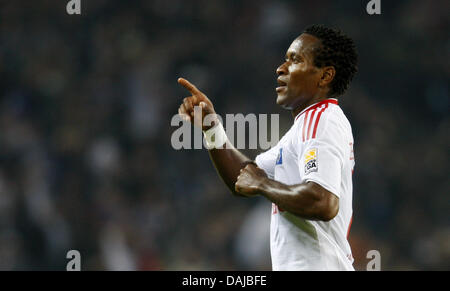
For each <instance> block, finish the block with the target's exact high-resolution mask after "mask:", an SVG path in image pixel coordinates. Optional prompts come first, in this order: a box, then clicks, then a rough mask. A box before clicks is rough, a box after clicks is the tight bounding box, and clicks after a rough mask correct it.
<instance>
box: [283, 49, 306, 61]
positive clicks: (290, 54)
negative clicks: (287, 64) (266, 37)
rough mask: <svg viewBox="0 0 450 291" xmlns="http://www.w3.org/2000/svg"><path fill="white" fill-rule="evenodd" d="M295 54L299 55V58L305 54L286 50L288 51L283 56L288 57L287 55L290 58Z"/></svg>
mask: <svg viewBox="0 0 450 291" xmlns="http://www.w3.org/2000/svg"><path fill="white" fill-rule="evenodd" d="M295 56H299V57H301V58H305V56H304V55H303V54H302V53H299V54H297V53H296V52H294V51H288V52H287V53H286V56H285V58H286V59H288V58H289V57H291V58H292V57H295Z"/></svg>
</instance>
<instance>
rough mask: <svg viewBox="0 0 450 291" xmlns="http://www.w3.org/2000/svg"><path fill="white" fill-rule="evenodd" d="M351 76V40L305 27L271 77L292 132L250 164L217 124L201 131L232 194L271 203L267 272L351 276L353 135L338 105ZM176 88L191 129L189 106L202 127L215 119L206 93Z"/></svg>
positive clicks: (331, 31) (338, 33)
mask: <svg viewBox="0 0 450 291" xmlns="http://www.w3.org/2000/svg"><path fill="white" fill-rule="evenodd" d="M356 71H357V53H356V49H355V45H354V43H353V41H352V40H351V39H350V38H349V37H347V36H345V35H344V34H343V33H342V32H341V31H338V30H335V29H331V28H328V27H325V26H322V25H313V26H310V27H308V28H306V29H305V31H304V32H303V33H302V34H301V35H300V36H299V37H297V38H296V39H295V40H294V41H293V42H292V44H291V45H290V47H289V49H288V50H287V53H286V59H285V62H284V63H283V64H281V65H280V66H279V67H278V69H277V70H276V73H277V75H278V79H277V81H278V84H279V87H277V88H276V92H277V101H276V102H277V104H278V105H280V106H282V107H283V108H285V109H287V110H289V111H291V113H292V116H293V124H292V127H291V128H290V129H289V131H288V132H287V133H286V134H285V135H284V136H283V137H282V138H281V140H280V141H279V142H278V144H277V145H276V146H274V147H273V148H271V149H270V150H268V151H266V152H264V153H262V154H259V155H258V156H257V157H256V159H255V161H252V160H250V159H249V158H248V157H246V156H245V155H244V154H242V153H241V152H240V151H238V150H237V149H236V148H234V147H233V145H232V144H231V143H230V142H229V141H228V139H227V137H226V134H225V131H224V129H223V126H222V124H220V122H219V121H218V119H217V118H216V119H213V120H214V122H212V123H211V125H209V126H207V125H204V124H202V125H201V126H202V129H203V131H204V135H205V139H206V141H207V145H208V149H209V150H208V151H209V155H210V157H211V160H212V162H213V164H214V166H215V167H216V169H217V172H218V173H219V175H220V176H221V178H222V179H223V181H224V182H225V184H226V185H227V186H228V187H229V188H230V189H231V191H232V192H233V193H234V194H236V195H240V196H246V197H252V196H257V195H260V196H264V197H265V198H267V199H268V200H270V201H271V202H272V218H271V226H270V249H271V257H272V268H273V270H354V269H353V266H352V264H353V258H352V254H351V249H350V245H349V243H348V241H347V236H348V232H349V230H350V225H351V222H352V211H353V210H352V173H353V167H354V164H355V160H354V156H353V135H352V130H351V126H350V123H349V121H348V120H347V118H346V116H345V115H344V113H343V111H342V110H341V108H340V107H339V105H338V99H339V96H341V95H343V94H344V92H345V91H346V89H347V87H348V85H349V83H350V82H351V80H352V78H353V76H354V74H355V73H356ZM178 82H179V83H180V84H181V85H182V86H184V87H185V88H186V89H187V90H189V91H190V92H191V94H192V96H190V97H187V98H185V99H184V100H183V103H182V104H181V106H180V108H179V110H178V113H179V114H180V115H181V116H182V117H183V118H184V119H185V120H190V121H191V122H194V118H193V116H194V115H193V111H194V106H200V108H201V112H202V120H203V118H204V116H206V115H208V114H212V116H213V117H214V116H216V115H215V114H216V113H215V111H214V106H213V104H212V102H211V101H210V99H208V98H207V97H206V96H205V94H203V93H202V92H201V91H199V90H198V89H197V88H196V87H195V86H194V85H192V84H191V83H190V82H189V81H187V80H185V79H183V78H180V79H178ZM205 124H207V122H205ZM212 136H214V137H215V139H214V140H213V139H212Z"/></svg>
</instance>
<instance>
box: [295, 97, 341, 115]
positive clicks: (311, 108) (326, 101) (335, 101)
mask: <svg viewBox="0 0 450 291" xmlns="http://www.w3.org/2000/svg"><path fill="white" fill-rule="evenodd" d="M327 103H333V104H336V105H338V100H337V99H334V98H329V99H325V100H323V101H320V102H318V103H314V104H312V105H310V106H309V107H306V108H305V109H303V111H302V112H300V113H299V114H297V116H296V117H295V120H297V119H298V118H299V117H300V115H302V114H303V113H305V112H306V111H309V110H313V109H315V108H317V107H319V106H322V105H323V104H327Z"/></svg>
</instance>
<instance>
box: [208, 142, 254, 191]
mask: <svg viewBox="0 0 450 291" xmlns="http://www.w3.org/2000/svg"><path fill="white" fill-rule="evenodd" d="M208 152H209V156H210V158H211V161H212V163H213V164H214V167H215V168H216V170H217V172H218V174H219V176H220V177H221V178H222V180H223V181H224V182H225V184H226V185H227V186H228V188H230V190H231V191H232V192H233V193H234V194H237V195H239V193H236V191H235V189H234V184H235V183H236V180H237V177H238V176H239V171H240V170H241V169H242V168H243V167H245V165H247V164H248V163H253V161H252V160H250V159H249V158H247V157H246V156H245V155H244V154H243V153H241V152H240V151H239V150H237V149H236V148H235V147H234V146H233V145H232V144H231V143H230V142H229V141H227V142H226V146H225V147H224V148H223V149H211V150H208Z"/></svg>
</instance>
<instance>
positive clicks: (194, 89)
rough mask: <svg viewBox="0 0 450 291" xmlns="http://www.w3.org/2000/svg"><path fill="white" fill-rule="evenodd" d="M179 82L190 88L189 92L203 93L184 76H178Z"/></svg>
mask: <svg viewBox="0 0 450 291" xmlns="http://www.w3.org/2000/svg"><path fill="white" fill-rule="evenodd" d="M178 84H180V85H181V86H183V87H184V88H186V89H187V90H189V92H191V93H192V94H197V93H201V92H200V90H198V89H197V87H195V85H194V84H192V83H191V82H189V81H188V80H186V79H184V78H178Z"/></svg>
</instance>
